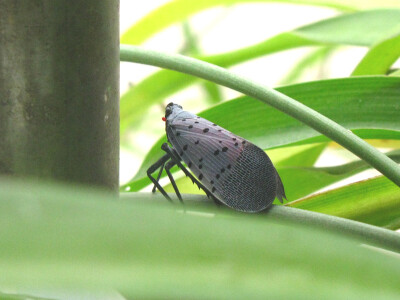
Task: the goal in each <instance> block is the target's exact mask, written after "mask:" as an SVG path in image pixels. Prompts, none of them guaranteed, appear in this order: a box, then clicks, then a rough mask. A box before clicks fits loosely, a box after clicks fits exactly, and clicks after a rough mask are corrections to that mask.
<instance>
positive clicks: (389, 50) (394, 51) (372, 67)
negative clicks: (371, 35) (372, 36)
mask: <svg viewBox="0 0 400 300" xmlns="http://www.w3.org/2000/svg"><path fill="white" fill-rule="evenodd" d="M399 57H400V35H397V36H395V37H390V38H388V39H386V40H384V41H382V42H380V43H378V44H376V45H374V46H372V48H371V49H370V50H369V51H368V53H367V54H366V55H365V56H364V57H363V59H362V60H361V61H360V62H359V64H358V65H357V67H356V68H355V70H354V71H353V73H352V75H353V76H360V75H384V74H386V73H387V71H388V70H389V68H390V67H391V66H392V64H393V63H395V62H396V60H397V59H398V58H399Z"/></svg>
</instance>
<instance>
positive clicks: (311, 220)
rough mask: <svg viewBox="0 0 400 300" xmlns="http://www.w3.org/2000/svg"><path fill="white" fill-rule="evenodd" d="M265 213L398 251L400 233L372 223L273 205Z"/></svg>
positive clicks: (399, 247) (399, 250) (399, 248)
mask: <svg viewBox="0 0 400 300" xmlns="http://www.w3.org/2000/svg"><path fill="white" fill-rule="evenodd" d="M267 214H268V215H269V216H270V217H273V218H276V219H279V220H282V219H284V220H290V221H295V222H300V223H303V224H308V225H311V226H314V227H318V228H321V229H328V230H333V231H337V232H340V233H344V234H346V235H349V236H353V237H356V238H358V239H359V240H360V241H361V242H363V243H366V244H371V245H374V246H378V247H383V248H385V249H389V250H392V251H396V252H400V234H399V233H397V232H396V231H392V230H388V229H384V228H381V227H376V226H373V225H369V224H365V223H361V222H357V221H353V220H349V219H344V218H340V217H335V216H330V215H326V214H322V213H317V212H312V211H307V210H303V209H298V208H293V207H287V206H280V205H279V206H278V205H274V206H273V207H272V208H271V209H270V210H269V211H267Z"/></svg>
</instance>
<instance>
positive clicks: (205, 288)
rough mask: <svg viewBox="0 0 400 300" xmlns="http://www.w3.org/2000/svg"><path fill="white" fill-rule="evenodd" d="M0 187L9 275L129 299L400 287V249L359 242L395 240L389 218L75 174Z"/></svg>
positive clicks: (1, 242) (17, 282)
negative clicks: (96, 180)
mask: <svg viewBox="0 0 400 300" xmlns="http://www.w3.org/2000/svg"><path fill="white" fill-rule="evenodd" d="M0 189H1V191H2V195H1V197H0V214H1V217H0V225H1V226H0V249H1V250H0V268H1V274H2V275H1V276H0V284H1V286H16V287H18V286H31V285H32V284H34V286H35V287H36V288H38V289H52V290H54V289H56V288H60V287H68V288H69V289H71V288H73V287H81V288H82V287H86V288H88V289H93V288H97V289H104V288H111V289H115V290H117V291H119V292H121V293H122V294H123V295H125V296H126V297H128V298H132V299H154V298H165V297H169V298H173V299H178V298H180V299H188V298H235V297H239V298H247V299H253V298H282V299H283V298H286V299H287V298H299V299H309V298H310V297H311V298H324V299H337V298H359V299H364V298H368V297H372V298H374V299H396V298H397V297H398V295H399V293H400V286H399V285H398V278H399V277H400V262H399V260H398V259H397V258H396V257H393V256H388V255H386V256H385V255H383V254H382V253H378V252H375V251H371V250H370V249H366V248H364V247H360V246H359V243H360V242H363V243H365V242H367V243H368V240H371V242H372V243H373V244H375V242H376V241H374V240H373V238H372V237H373V236H377V237H378V238H380V237H382V236H386V237H387V238H388V241H391V243H393V245H394V246H396V242H397V241H398V239H397V236H398V235H397V234H396V233H394V232H391V231H388V230H382V229H379V228H376V227H371V226H366V225H363V224H358V223H355V222H351V221H347V220H343V219H338V218H332V217H329V216H324V215H316V214H312V213H310V212H302V211H301V210H296V209H293V208H287V207H278V208H276V209H275V208H274V209H273V210H270V212H268V214H267V215H259V216H257V215H250V214H243V213H236V212H234V211H231V210H225V209H219V210H215V209H213V210H210V209H207V208H206V207H204V208H203V209H202V210H199V208H197V209H196V208H195V207H194V206H191V205H189V204H188V205H187V210H186V211H185V212H183V211H182V210H181V209H178V210H175V209H173V207H174V206H172V205H169V204H167V203H164V204H163V203H159V202H158V203H157V205H155V203H154V202H152V201H148V200H150V199H151V198H149V197H144V196H140V195H137V196H138V197H136V200H133V199H132V200H128V199H127V198H125V200H123V201H115V198H114V197H112V196H107V195H105V194H104V193H102V192H100V191H98V192H94V191H92V192H90V191H88V190H83V189H75V187H73V188H71V187H70V186H58V185H54V184H41V183H38V182H35V183H34V182H28V181H20V182H17V181H11V180H5V179H2V180H1V181H0ZM291 214H292V215H293V214H294V215H297V216H299V217H300V218H302V219H303V222H301V221H300V220H298V221H295V218H296V217H295V216H291ZM278 216H279V217H278ZM285 216H286V217H285ZM304 216H307V219H304ZM315 217H317V218H319V219H320V220H321V222H322V223H320V224H325V225H328V224H331V225H332V226H337V225H338V224H342V225H340V226H341V231H342V234H339V233H338V231H337V230H336V231H333V230H330V229H329V226H328V227H327V226H324V228H319V227H320V226H307V225H304V224H303V223H307V222H315V221H314V218H315ZM290 219H292V220H293V221H289V220H290ZM323 222H326V223H323ZM310 225H311V224H310ZM346 226H347V227H346ZM349 229H350V230H349ZM356 231H358V233H357V234H354V232H356ZM249 233H251V234H249ZM363 234H366V235H363ZM341 235H342V236H341ZM343 235H344V236H343ZM367 235H369V237H368V238H366V236H367ZM357 236H358V237H357ZM382 242H384V240H382ZM397 247H398V245H397ZM283 279H284V280H283ZM194 282H195V284H193V283H194ZM332 283H334V284H332ZM152 287H156V288H152Z"/></svg>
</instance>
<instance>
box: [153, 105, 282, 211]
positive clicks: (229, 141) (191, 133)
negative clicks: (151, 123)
mask: <svg viewBox="0 0 400 300" xmlns="http://www.w3.org/2000/svg"><path fill="white" fill-rule="evenodd" d="M163 120H164V121H165V130H166V132H167V138H168V141H169V143H170V144H171V145H172V147H170V146H169V145H168V144H167V143H164V144H163V145H162V146H161V149H163V150H164V151H165V152H166V154H165V155H164V156H163V157H161V158H160V159H159V160H158V161H157V162H156V163H155V164H153V165H152V166H151V167H150V168H149V169H148V170H147V175H148V176H149V178H150V179H151V181H152V182H153V183H154V188H153V192H155V190H156V188H158V189H159V191H160V192H161V193H162V194H163V195H164V196H165V197H166V198H167V199H168V200H171V199H170V197H169V196H168V194H167V193H166V192H165V191H164V189H163V188H162V187H161V186H160V184H159V182H158V181H159V179H160V176H161V173H162V171H163V169H164V167H165V170H166V173H167V175H168V177H169V179H170V181H171V184H172V186H173V188H174V190H175V192H176V194H177V196H178V198H179V200H181V201H182V197H181V195H180V193H179V190H178V188H177V186H176V184H175V181H174V178H173V177H172V175H171V172H170V169H171V168H172V167H173V166H174V165H178V166H179V167H180V168H181V169H182V171H183V172H184V173H185V175H186V176H188V177H190V178H191V179H192V181H193V182H194V183H196V184H197V185H198V187H199V188H201V189H203V190H204V191H205V193H206V194H207V196H209V197H212V199H213V200H214V201H215V202H216V203H223V204H225V205H227V206H229V207H231V208H233V209H236V210H239V211H244V212H259V211H262V210H264V209H266V208H268V207H269V206H270V205H271V204H272V202H273V201H274V199H275V197H277V198H278V199H279V201H280V202H281V203H282V202H283V198H285V199H286V195H285V190H284V188H283V184H282V181H281V178H280V177H279V174H278V172H277V171H276V169H275V167H274V165H273V164H272V162H271V160H270V159H269V157H268V156H267V154H265V152H264V151H263V150H261V149H260V148H259V147H257V146H255V145H254V144H252V143H250V142H249V141H247V140H245V139H243V138H241V137H240V136H237V135H235V134H233V133H231V132H229V131H228V130H226V129H224V128H222V127H220V126H218V125H217V124H214V123H212V122H210V121H208V120H206V119H203V118H201V117H199V116H196V115H195V114H192V113H190V112H187V111H184V110H182V106H180V105H178V104H174V103H170V104H168V105H167V107H166V108H165V118H163ZM182 160H183V161H184V162H185V163H186V165H187V166H188V168H189V169H190V170H191V171H192V173H193V174H194V175H195V176H196V177H197V179H196V178H195V177H194V176H193V175H192V173H190V172H189V171H188V170H187V169H186V168H185V167H184V166H183V164H182V163H181V161H182ZM158 168H160V172H159V174H158V177H157V179H155V178H154V177H152V173H153V172H154V171H156V170H157V169H158Z"/></svg>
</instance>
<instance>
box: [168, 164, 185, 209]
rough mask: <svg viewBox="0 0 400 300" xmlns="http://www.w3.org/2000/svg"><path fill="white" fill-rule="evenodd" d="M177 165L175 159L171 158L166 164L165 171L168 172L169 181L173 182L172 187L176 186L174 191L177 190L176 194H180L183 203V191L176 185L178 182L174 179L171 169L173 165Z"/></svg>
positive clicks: (179, 197)
mask: <svg viewBox="0 0 400 300" xmlns="http://www.w3.org/2000/svg"><path fill="white" fill-rule="evenodd" d="M175 165H176V163H175V161H174V160H172V159H171V160H170V161H169V162H168V163H167V164H166V165H165V172H166V173H167V175H168V178H169V181H170V182H171V184H172V187H173V188H174V191H175V194H176V196H178V199H179V201H181V202H182V203H183V200H182V196H181V193H180V192H179V189H178V187H177V186H176V183H175V179H174V177H173V176H172V174H171V171H170V169H171V168H172V167H173V166H175Z"/></svg>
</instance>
